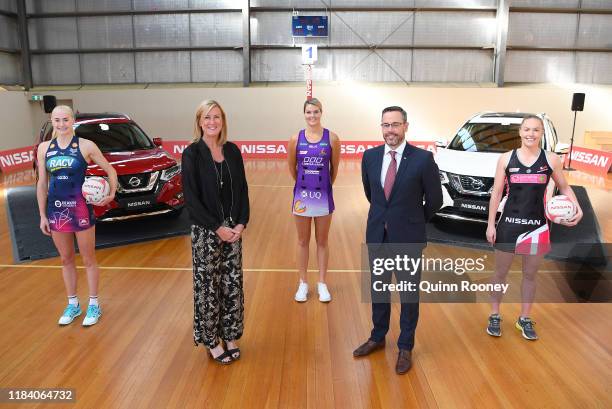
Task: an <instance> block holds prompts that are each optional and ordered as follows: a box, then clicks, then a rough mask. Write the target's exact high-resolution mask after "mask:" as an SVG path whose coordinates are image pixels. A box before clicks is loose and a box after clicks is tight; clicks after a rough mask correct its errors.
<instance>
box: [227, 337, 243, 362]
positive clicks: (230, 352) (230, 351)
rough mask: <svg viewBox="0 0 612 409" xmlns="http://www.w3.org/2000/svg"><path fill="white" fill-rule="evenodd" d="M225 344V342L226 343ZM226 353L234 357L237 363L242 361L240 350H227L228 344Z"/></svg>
mask: <svg viewBox="0 0 612 409" xmlns="http://www.w3.org/2000/svg"><path fill="white" fill-rule="evenodd" d="M224 342H225V341H224ZM225 352H226V353H228V354H229V356H231V357H232V360H234V361H237V360H239V359H240V355H241V354H240V348H232V349H228V348H227V342H225ZM234 354H238V356H234Z"/></svg>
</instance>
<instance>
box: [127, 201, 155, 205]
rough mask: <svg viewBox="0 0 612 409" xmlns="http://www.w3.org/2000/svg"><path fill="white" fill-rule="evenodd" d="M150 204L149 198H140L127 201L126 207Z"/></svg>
mask: <svg viewBox="0 0 612 409" xmlns="http://www.w3.org/2000/svg"><path fill="white" fill-rule="evenodd" d="M150 205H151V201H150V200H141V201H138V202H131V203H128V204H127V206H126V207H138V206H150Z"/></svg>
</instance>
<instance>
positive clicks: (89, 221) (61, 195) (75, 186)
mask: <svg viewBox="0 0 612 409" xmlns="http://www.w3.org/2000/svg"><path fill="white" fill-rule="evenodd" d="M45 166H46V167H47V173H48V174H49V194H48V196H47V217H48V218H49V228H50V229H51V230H53V231H58V232H77V231H81V230H86V229H89V228H90V227H92V226H93V225H94V224H95V220H96V219H95V218H94V214H93V208H92V206H91V205H90V204H87V203H86V202H85V198H84V197H83V194H82V193H81V187H82V186H83V182H84V181H85V171H86V170H87V161H86V160H85V158H84V157H83V155H82V154H81V149H80V148H79V138H78V137H76V136H73V137H72V140H71V141H70V143H69V144H68V146H67V147H66V148H65V149H62V148H61V147H60V146H59V145H58V144H57V139H53V140H51V142H50V143H49V148H48V149H47V152H46V160H45Z"/></svg>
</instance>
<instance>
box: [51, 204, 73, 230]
mask: <svg viewBox="0 0 612 409" xmlns="http://www.w3.org/2000/svg"><path fill="white" fill-rule="evenodd" d="M70 220H72V217H70V216H69V213H68V209H64V210H62V211H61V212H53V214H52V215H51V217H50V218H49V223H50V224H54V225H55V227H56V228H57V229H61V228H62V227H64V226H65V225H66V223H68V222H69V221H70Z"/></svg>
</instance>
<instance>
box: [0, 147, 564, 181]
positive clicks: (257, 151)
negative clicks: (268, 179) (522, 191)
mask: <svg viewBox="0 0 612 409" xmlns="http://www.w3.org/2000/svg"><path fill="white" fill-rule="evenodd" d="M232 142H234V143H235V144H236V145H237V146H238V148H240V152H241V153H242V156H243V157H244V158H245V159H284V158H286V157H287V142H286V141H232ZM189 143H190V142H189V141H187V140H180V141H176V140H173V141H169V140H164V141H163V142H162V146H163V148H164V149H165V150H166V151H168V153H170V154H171V155H172V156H173V157H175V158H177V159H180V158H181V155H182V154H183V150H184V149H185V148H186V147H187V145H189ZM382 143H383V141H382V140H378V141H341V142H340V149H341V150H340V155H341V157H343V158H361V156H362V155H363V152H365V150H366V149H370V148H373V147H375V146H378V145H381V144H382ZM409 143H410V144H411V145H414V146H416V147H418V148H421V149H426V150H428V151H431V152H434V153H435V152H436V144H435V142H433V141H409ZM33 149H34V147H33V146H27V147H25V148H18V149H11V150H6V151H0V168H1V169H2V172H3V173H8V172H12V171H14V170H20V169H30V168H32V162H33V160H34V151H33ZM574 149H575V148H574ZM573 164H574V162H572V165H573Z"/></svg>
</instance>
